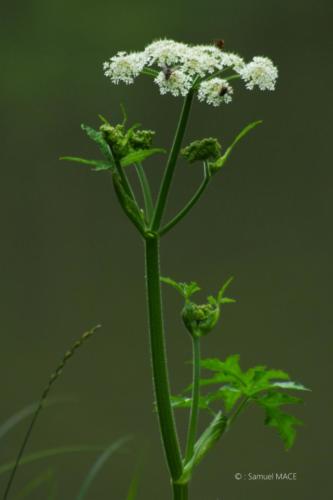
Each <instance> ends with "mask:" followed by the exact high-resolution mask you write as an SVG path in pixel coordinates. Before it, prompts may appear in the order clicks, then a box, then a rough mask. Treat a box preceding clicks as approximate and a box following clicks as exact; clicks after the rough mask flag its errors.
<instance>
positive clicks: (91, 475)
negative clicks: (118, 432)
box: [77, 437, 130, 500]
mask: <svg viewBox="0 0 333 500" xmlns="http://www.w3.org/2000/svg"><path fill="white" fill-rule="evenodd" d="M129 439H130V438H129V437H123V438H120V439H118V440H117V441H116V442H115V443H112V444H111V445H110V446H108V448H106V450H104V451H103V453H102V454H101V455H100V456H99V457H98V458H97V460H96V462H95V463H94V464H93V466H92V467H91V469H90V470H89V472H88V474H87V476H86V478H85V480H84V481H83V483H82V486H81V488H80V491H79V494H78V496H77V500H83V499H84V498H85V497H86V494H87V492H88V490H89V488H90V486H91V484H92V482H93V481H94V479H95V478H96V476H97V475H98V473H99V471H100V470H101V468H102V467H103V466H104V465H105V463H106V462H107V461H108V459H109V458H110V457H111V456H112V455H113V454H114V453H115V452H116V451H117V450H119V448H121V447H122V446H123V445H124V444H125V443H126V442H127V441H128V440H129Z"/></svg>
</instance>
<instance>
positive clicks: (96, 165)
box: [59, 156, 113, 172]
mask: <svg viewBox="0 0 333 500" xmlns="http://www.w3.org/2000/svg"><path fill="white" fill-rule="evenodd" d="M59 159H60V160H66V161H72V162H75V163H83V164H84V165H90V166H91V167H92V170H94V171H96V172H99V171H101V170H112V169H113V165H112V164H111V163H106V162H105V161H99V160H87V159H86V158H79V157H77V156H61V157H60V158H59Z"/></svg>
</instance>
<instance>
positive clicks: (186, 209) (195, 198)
mask: <svg viewBox="0 0 333 500" xmlns="http://www.w3.org/2000/svg"><path fill="white" fill-rule="evenodd" d="M204 168H205V176H204V179H203V181H202V183H201V184H200V186H199V189H198V190H197V191H196V192H195V194H194V196H193V197H192V198H191V199H190V201H189V202H188V203H187V204H186V205H185V207H184V208H183V209H182V210H180V212H178V214H177V215H176V216H175V217H174V218H173V219H172V220H171V221H170V222H168V223H167V224H166V225H165V226H164V227H162V229H161V230H160V231H159V234H160V236H162V235H163V234H166V233H168V232H169V231H170V229H172V228H173V227H174V226H175V225H176V224H178V222H180V221H181V220H182V219H183V218H184V217H185V215H187V214H188V212H189V211H190V210H191V208H192V207H193V206H194V205H195V204H196V203H197V202H198V201H199V199H200V198H201V196H202V194H203V192H204V191H205V189H206V187H207V185H208V183H209V180H210V176H209V173H208V168H207V166H206V165H205V167H204Z"/></svg>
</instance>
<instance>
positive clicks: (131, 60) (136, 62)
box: [103, 52, 146, 84]
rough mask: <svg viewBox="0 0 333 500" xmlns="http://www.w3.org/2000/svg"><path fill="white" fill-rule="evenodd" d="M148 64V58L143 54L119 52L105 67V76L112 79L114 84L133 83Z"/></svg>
mask: <svg viewBox="0 0 333 500" xmlns="http://www.w3.org/2000/svg"><path fill="white" fill-rule="evenodd" d="M145 64H146V57H145V55H144V53H143V52H132V53H130V54H127V53H126V52H118V54H116V55H115V56H113V57H111V59H110V61H109V62H105V63H104V65H103V68H104V74H105V76H107V77H109V78H111V81H112V83H116V84H117V83H119V82H124V83H127V84H130V83H133V82H134V78H135V77H137V76H138V75H139V74H140V73H141V71H142V70H143V68H144V66H145Z"/></svg>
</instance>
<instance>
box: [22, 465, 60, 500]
mask: <svg viewBox="0 0 333 500" xmlns="http://www.w3.org/2000/svg"><path fill="white" fill-rule="evenodd" d="M53 477H54V473H53V470H52V469H47V470H46V471H44V472H43V473H42V474H39V476H37V477H34V478H33V479H32V480H31V481H29V482H28V484H26V485H25V487H24V488H23V489H22V490H21V491H20V492H19V493H18V494H17V495H16V496H15V500H20V499H21V498H26V497H27V496H28V495H30V493H31V492H33V491H35V490H36V489H37V488H39V486H41V485H43V484H45V483H48V482H49V481H51V480H52V479H53Z"/></svg>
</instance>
